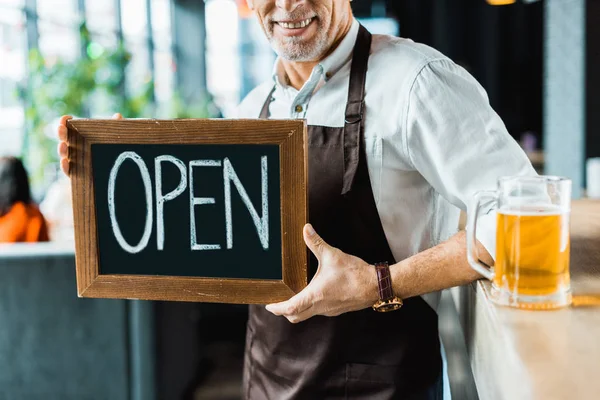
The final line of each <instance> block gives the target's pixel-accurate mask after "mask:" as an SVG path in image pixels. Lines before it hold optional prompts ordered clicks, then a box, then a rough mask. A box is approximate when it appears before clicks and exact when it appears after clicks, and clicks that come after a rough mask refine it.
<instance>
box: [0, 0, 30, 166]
mask: <svg viewBox="0 0 600 400" xmlns="http://www.w3.org/2000/svg"><path fill="white" fill-rule="evenodd" d="M22 6H23V1H22V0H0V60H2V62H0V121H2V123H1V124H0V155H8V154H11V155H13V154H18V153H19V151H20V149H21V146H22V140H23V129H24V123H25V118H24V111H23V106H22V104H21V102H20V101H19V100H18V99H17V97H16V96H15V91H16V90H17V85H18V84H19V83H20V82H22V81H23V79H24V78H25V71H26V60H27V57H26V51H27V37H26V25H25V13H24V12H23V10H22Z"/></svg>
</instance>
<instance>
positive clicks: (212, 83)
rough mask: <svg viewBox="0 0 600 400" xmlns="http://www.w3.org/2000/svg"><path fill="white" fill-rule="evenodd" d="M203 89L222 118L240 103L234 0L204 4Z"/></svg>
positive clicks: (236, 20) (236, 15)
mask: <svg viewBox="0 0 600 400" xmlns="http://www.w3.org/2000/svg"><path fill="white" fill-rule="evenodd" d="M205 18H206V19H205V20H206V86H207V89H208V91H209V92H210V93H212V95H213V97H214V100H215V103H216V104H217V106H218V107H219V108H220V109H221V110H222V111H223V114H224V115H230V114H231V113H232V112H233V110H234V109H235V107H236V106H237V104H238V103H239V101H240V86H241V79H240V75H241V73H240V72H241V71H240V69H241V68H240V67H241V62H240V56H239V39H238V11H237V5H236V3H235V2H234V1H233V0H207V1H206V17H205Z"/></svg>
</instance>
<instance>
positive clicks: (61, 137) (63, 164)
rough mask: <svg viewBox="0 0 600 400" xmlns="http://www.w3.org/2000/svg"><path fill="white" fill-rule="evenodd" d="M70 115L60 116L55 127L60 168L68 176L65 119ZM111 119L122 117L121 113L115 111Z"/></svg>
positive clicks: (68, 118)
mask: <svg viewBox="0 0 600 400" xmlns="http://www.w3.org/2000/svg"><path fill="white" fill-rule="evenodd" d="M72 118H73V117H72V116H70V115H63V116H62V117H60V121H59V122H58V128H57V136H58V148H57V150H58V156H59V157H60V169H61V170H62V172H63V173H64V174H65V175H67V176H69V143H68V141H67V139H68V137H67V136H68V134H69V130H68V129H67V121H68V120H70V119H72ZM112 118H113V119H123V116H122V115H121V113H116V114H114V115H113V116H112Z"/></svg>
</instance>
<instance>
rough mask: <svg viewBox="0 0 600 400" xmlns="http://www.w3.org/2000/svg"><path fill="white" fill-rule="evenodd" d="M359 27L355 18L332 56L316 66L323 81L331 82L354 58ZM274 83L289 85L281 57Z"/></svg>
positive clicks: (274, 71) (276, 64)
mask: <svg viewBox="0 0 600 400" xmlns="http://www.w3.org/2000/svg"><path fill="white" fill-rule="evenodd" d="M358 27H359V23H358V21H357V20H356V18H353V20H352V26H351V27H350V30H349V31H348V33H347V34H346V36H344V38H343V39H342V41H341V42H340V44H339V45H338V46H337V47H336V48H335V50H333V51H332V52H331V54H329V55H328V56H327V57H325V58H324V59H323V60H321V62H320V63H319V64H317V65H316V66H315V69H317V68H318V69H320V70H321V71H322V74H323V79H324V80H325V81H327V80H329V79H330V78H331V77H332V76H333V75H334V74H335V73H336V72H337V71H338V70H339V69H340V68H342V66H344V64H346V62H347V61H348V60H349V59H350V58H351V57H352V52H353V50H354V44H355V43H356V37H357V36H358ZM315 69H313V73H315ZM273 81H274V82H275V83H277V84H278V85H280V86H284V87H285V86H287V85H288V79H287V77H286V75H285V71H284V70H283V66H282V65H281V59H280V57H277V60H275V65H273Z"/></svg>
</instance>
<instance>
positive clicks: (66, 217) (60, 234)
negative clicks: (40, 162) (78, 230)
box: [40, 177, 75, 242]
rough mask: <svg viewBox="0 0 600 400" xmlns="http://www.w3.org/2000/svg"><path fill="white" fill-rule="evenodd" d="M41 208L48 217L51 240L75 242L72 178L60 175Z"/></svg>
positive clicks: (51, 186) (49, 189) (47, 192)
mask: <svg viewBox="0 0 600 400" xmlns="http://www.w3.org/2000/svg"><path fill="white" fill-rule="evenodd" d="M40 210H41V211H42V213H43V214H44V217H46V221H47V223H48V232H49V234H50V240H52V241H53V242H74V241H75V226H74V222H73V202H72V199H71V180H70V179H69V178H67V177H59V178H58V179H57V180H56V181H54V182H53V183H52V184H51V185H50V187H49V188H48V190H47V191H46V195H45V196H44V200H42V202H41V203H40Z"/></svg>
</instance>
